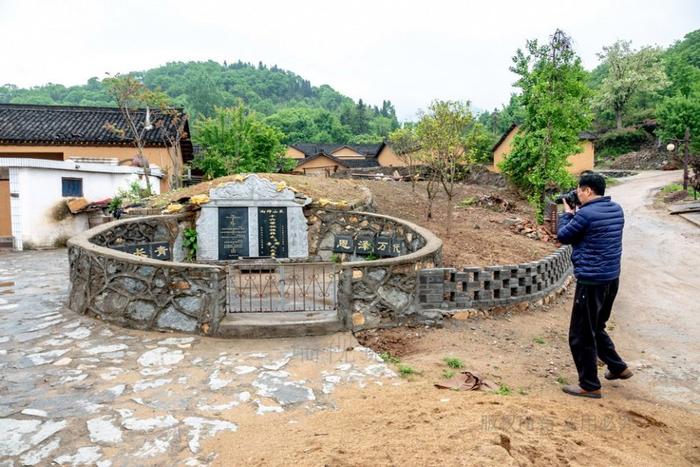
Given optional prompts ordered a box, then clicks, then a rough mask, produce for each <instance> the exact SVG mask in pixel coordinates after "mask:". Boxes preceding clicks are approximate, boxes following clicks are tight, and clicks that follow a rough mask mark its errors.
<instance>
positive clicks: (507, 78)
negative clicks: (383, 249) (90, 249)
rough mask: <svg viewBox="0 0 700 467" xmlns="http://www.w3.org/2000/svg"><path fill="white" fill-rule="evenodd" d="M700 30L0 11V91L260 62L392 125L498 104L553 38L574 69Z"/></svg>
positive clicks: (95, 7) (542, 22) (563, 20)
mask: <svg viewBox="0 0 700 467" xmlns="http://www.w3.org/2000/svg"><path fill="white" fill-rule="evenodd" d="M698 25H700V3H699V2H697V1H696V0H675V1H674V0H670V1H666V2H663V3H659V2H658V1H647V0H644V1H632V0H619V1H615V2H613V1H609V0H590V1H587V2H580V1H578V2H573V1H568V0H558V1H556V0H547V1H544V0H543V1H530V2H524V1H504V0H486V1H480V2H457V1H441V0H432V1H420V2H419V1H415V0H408V1H403V2H390V1H387V0H374V1H369V0H355V1H352V2H343V3H341V2H328V1H321V0H313V1H303V0H298V1H296V2H292V1H288V0H281V1H256V2H242V1H239V2H216V1H213V0H198V1H195V2H193V1H184V0H167V1H160V0H158V1H155V0H153V1H148V2H145V1H142V0H141V1H137V0H114V1H113V0H101V1H94V0H93V1H83V0H62V1H60V2H57V1H52V0H46V1H39V0H0V44H2V50H3V53H2V55H3V66H2V68H0V82H3V83H5V82H8V83H14V84H17V85H19V86H31V85H38V84H44V83H46V82H55V83H62V84H67V85H70V84H80V83H84V82H86V81H87V79H88V78H89V77H91V76H98V77H100V78H101V77H104V74H105V72H110V73H115V72H127V71H132V70H141V69H147V68H152V67H155V66H158V65H162V64H164V63H166V62H168V61H174V60H182V61H185V60H207V59H213V60H216V61H219V62H221V61H223V60H227V61H229V62H230V61H236V60H238V59H240V60H243V61H250V62H254V63H257V62H258V61H263V62H264V63H267V64H269V65H273V64H276V65H278V66H279V67H282V68H285V69H289V70H291V71H294V72H295V73H298V74H299V75H301V76H303V77H304V78H306V79H309V80H310V81H311V82H312V84H314V85H320V84H324V83H326V84H330V85H331V86H333V87H334V88H336V89H337V90H339V91H340V92H342V93H344V94H347V95H349V96H351V97H353V98H355V99H357V98H363V99H364V100H365V101H367V102H369V103H372V104H380V103H381V101H382V99H390V100H392V101H393V102H394V104H395V105H396V107H397V111H398V113H399V115H400V117H402V118H412V117H413V116H414V115H415V112H416V110H417V109H418V108H421V107H423V108H424V107H425V106H426V105H427V104H428V103H429V102H430V100H432V99H434V98H450V99H470V100H471V101H472V102H473V104H474V105H475V106H476V107H478V108H492V107H495V106H499V105H500V104H502V103H504V102H506V101H507V100H508V96H509V95H510V93H511V92H512V88H511V84H512V82H513V81H514V79H515V77H514V76H513V75H512V74H511V73H509V72H508V67H509V65H510V64H511V57H512V55H513V53H514V52H515V50H516V49H517V48H518V47H523V46H524V44H525V40H526V39H529V38H539V39H541V40H545V39H546V38H547V36H548V35H550V34H551V33H552V32H553V31H554V30H555V29H556V28H557V27H559V28H562V29H563V30H565V31H566V32H567V33H569V34H570V35H571V36H573V38H574V41H575V46H576V48H577V51H578V52H579V54H580V55H581V57H582V59H583V62H584V64H585V65H586V67H588V68H592V67H593V66H595V65H596V63H597V59H596V55H595V54H596V52H598V51H600V49H601V48H602V46H603V45H606V44H610V43H612V42H613V41H615V40H616V39H629V40H632V41H633V43H634V44H635V45H636V46H640V45H645V44H658V45H663V46H668V45H670V44H671V43H673V41H675V40H677V39H680V38H682V37H683V35H684V34H686V33H688V32H690V31H692V30H693V29H696V28H698Z"/></svg>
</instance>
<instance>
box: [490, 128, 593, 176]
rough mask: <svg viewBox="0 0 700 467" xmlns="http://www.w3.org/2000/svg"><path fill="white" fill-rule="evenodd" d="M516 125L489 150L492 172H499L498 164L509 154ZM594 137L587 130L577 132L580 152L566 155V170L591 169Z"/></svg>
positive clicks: (576, 171)
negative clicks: (491, 155) (491, 156)
mask: <svg viewBox="0 0 700 467" xmlns="http://www.w3.org/2000/svg"><path fill="white" fill-rule="evenodd" d="M518 131H519V129H518V126H517V125H515V124H514V125H511V127H510V128H508V130H507V131H506V132H505V133H503V136H501V139H499V140H498V142H497V143H496V144H495V145H494V146H493V149H492V150H491V151H492V152H493V166H491V167H490V169H491V170H492V171H494V172H499V173H500V171H501V169H500V168H499V167H498V165H499V164H500V163H501V162H503V160H504V159H505V158H506V157H507V156H508V154H510V151H511V149H512V146H513V139H514V138H515V135H516V134H518ZM595 139H596V137H595V135H594V134H593V133H589V132H587V131H584V132H581V133H579V144H580V145H581V152H579V153H577V154H572V155H570V156H569V157H568V159H567V160H568V162H569V166H568V167H567V170H568V171H569V173H571V174H573V175H579V174H580V173H581V172H584V171H586V170H593V165H594V162H595V148H594V147H593V141H594V140H595Z"/></svg>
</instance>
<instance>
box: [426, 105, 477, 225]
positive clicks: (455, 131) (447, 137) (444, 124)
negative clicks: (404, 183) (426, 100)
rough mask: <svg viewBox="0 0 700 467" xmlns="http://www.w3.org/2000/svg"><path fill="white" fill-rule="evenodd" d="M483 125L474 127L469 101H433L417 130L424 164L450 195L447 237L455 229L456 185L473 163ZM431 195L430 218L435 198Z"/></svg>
mask: <svg viewBox="0 0 700 467" xmlns="http://www.w3.org/2000/svg"><path fill="white" fill-rule="evenodd" d="M480 129H481V126H480V125H478V126H477V125H475V124H474V116H473V115H472V113H471V110H470V109H469V102H454V101H434V102H433V103H432V104H431V105H430V107H428V112H427V113H424V114H422V115H421V118H420V120H419V122H418V125H417V127H416V134H417V136H418V144H419V145H420V147H421V154H422V156H423V162H424V163H425V164H426V165H427V166H428V170H429V172H430V175H429V183H430V182H431V181H434V180H437V181H438V182H439V183H440V185H441V186H442V188H443V191H444V192H445V195H447V234H448V235H449V233H450V230H451V228H452V217H453V215H452V214H453V210H454V203H453V198H454V194H455V185H456V183H457V181H458V180H459V178H460V176H461V173H462V172H463V170H464V168H465V167H466V166H468V165H469V164H471V163H472V162H473V161H474V156H475V145H474V141H475V139H476V138H477V137H478V132H479V131H480ZM430 195H431V194H430V191H429V193H428V199H429V206H428V216H429V217H430V214H431V209H432V199H431V196H430Z"/></svg>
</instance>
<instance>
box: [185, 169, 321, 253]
mask: <svg viewBox="0 0 700 467" xmlns="http://www.w3.org/2000/svg"><path fill="white" fill-rule="evenodd" d="M310 202H311V199H309V198H305V197H302V198H299V197H297V195H296V194H295V193H294V191H292V190H291V189H289V188H287V187H286V186H285V185H284V184H275V183H273V182H271V181H269V180H267V179H264V178H261V177H258V176H257V175H249V176H248V177H245V179H241V180H240V181H233V182H228V183H225V184H223V185H220V186H218V187H216V188H212V189H211V190H210V191H209V203H207V204H204V205H203V206H202V210H201V211H200V214H199V218H198V219H197V244H198V250H197V259H201V260H206V261H216V260H234V259H238V258H241V257H274V258H306V257H308V256H309V245H308V237H307V224H306V218H305V217H304V213H303V211H302V207H303V206H305V205H307V204H309V203H310Z"/></svg>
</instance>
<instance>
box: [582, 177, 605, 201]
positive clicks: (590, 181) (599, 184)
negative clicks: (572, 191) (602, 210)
mask: <svg viewBox="0 0 700 467" xmlns="http://www.w3.org/2000/svg"><path fill="white" fill-rule="evenodd" d="M578 186H580V187H584V186H587V187H588V188H590V189H591V190H593V193H595V194H596V195H600V196H603V195H604V194H605V177H603V176H602V175H601V174H597V173H595V172H584V173H583V174H581V178H579V179H578Z"/></svg>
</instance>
